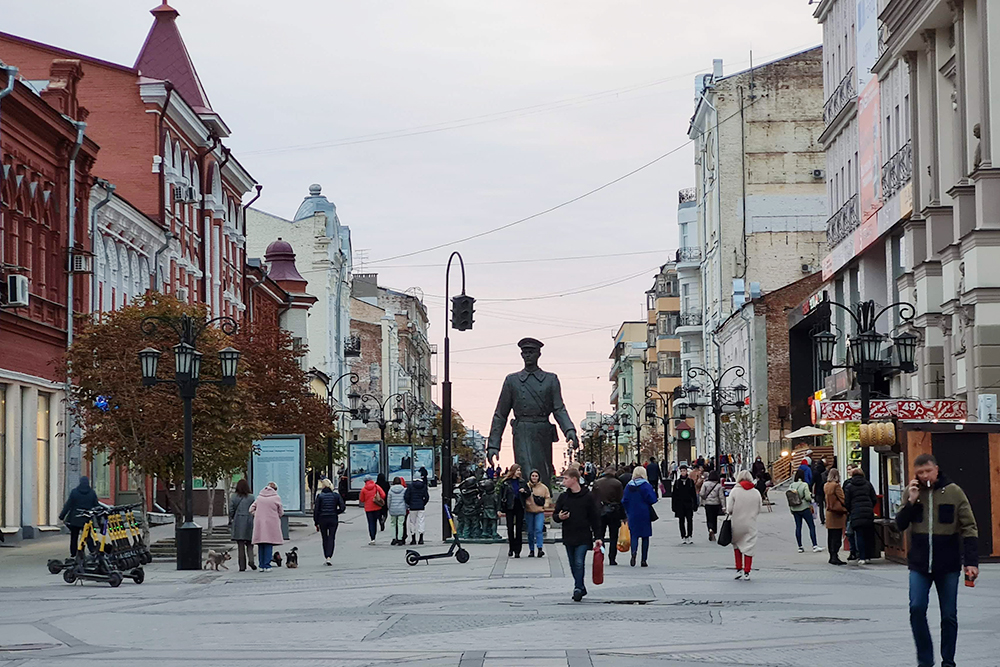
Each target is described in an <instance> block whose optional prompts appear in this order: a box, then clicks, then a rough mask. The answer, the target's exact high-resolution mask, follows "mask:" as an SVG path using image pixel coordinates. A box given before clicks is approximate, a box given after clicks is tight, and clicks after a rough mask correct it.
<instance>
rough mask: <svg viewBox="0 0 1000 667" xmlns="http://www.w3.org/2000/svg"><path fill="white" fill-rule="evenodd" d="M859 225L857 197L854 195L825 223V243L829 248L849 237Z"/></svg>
mask: <svg viewBox="0 0 1000 667" xmlns="http://www.w3.org/2000/svg"><path fill="white" fill-rule="evenodd" d="M860 224H861V216H860V215H859V214H858V196H857V195H854V196H853V197H851V198H850V199H848V200H847V202H846V203H845V204H844V205H843V206H841V207H840V210H839V211H837V212H836V213H834V214H833V215H832V216H831V217H830V219H829V220H828V221H827V223H826V242H827V245H829V247H830V248H833V247H834V246H836V245H837V244H838V243H840V242H841V241H843V240H844V239H846V238H847V237H848V236H850V234H851V232H853V231H854V230H855V229H857V228H858V225H860Z"/></svg>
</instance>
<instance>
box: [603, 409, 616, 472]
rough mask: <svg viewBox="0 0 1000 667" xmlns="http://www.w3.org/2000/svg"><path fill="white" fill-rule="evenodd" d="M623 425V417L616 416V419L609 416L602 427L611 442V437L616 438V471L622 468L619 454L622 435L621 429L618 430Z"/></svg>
mask: <svg viewBox="0 0 1000 667" xmlns="http://www.w3.org/2000/svg"><path fill="white" fill-rule="evenodd" d="M620 424H621V415H615V416H614V417H612V416H610V415H608V416H606V417H605V418H604V421H603V423H602V425H601V427H602V428H603V429H604V435H605V436H607V438H608V439H609V440H610V439H611V436H614V437H615V470H617V469H618V468H619V467H621V458H620V456H619V452H618V435H619V433H621V429H620V428H618V427H619V425H620Z"/></svg>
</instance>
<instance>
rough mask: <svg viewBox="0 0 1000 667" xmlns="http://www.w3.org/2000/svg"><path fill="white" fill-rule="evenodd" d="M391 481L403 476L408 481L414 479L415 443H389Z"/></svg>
mask: <svg viewBox="0 0 1000 667" xmlns="http://www.w3.org/2000/svg"><path fill="white" fill-rule="evenodd" d="M387 449H388V459H389V481H390V482H391V481H392V480H393V479H394V478H396V477H402V478H403V479H404V480H406V481H410V480H411V479H413V445H389V446H388V447H387Z"/></svg>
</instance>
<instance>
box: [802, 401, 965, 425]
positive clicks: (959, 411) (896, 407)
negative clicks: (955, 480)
mask: <svg viewBox="0 0 1000 667" xmlns="http://www.w3.org/2000/svg"><path fill="white" fill-rule="evenodd" d="M812 413H813V415H812V416H813V423H814V424H815V423H819V422H821V421H846V422H856V421H861V401H815V402H814V403H813V410H812ZM968 417H969V408H968V404H967V403H966V402H965V401H955V400H934V401H914V400H906V399H891V400H876V401H871V418H872V419H893V418H895V419H907V420H917V421H933V420H945V421H961V420H965V419H968Z"/></svg>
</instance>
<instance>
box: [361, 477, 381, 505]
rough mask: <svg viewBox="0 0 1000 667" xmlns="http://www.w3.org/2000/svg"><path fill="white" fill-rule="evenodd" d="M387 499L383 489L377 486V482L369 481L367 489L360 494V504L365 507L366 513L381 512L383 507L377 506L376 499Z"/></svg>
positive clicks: (366, 483) (366, 484)
mask: <svg viewBox="0 0 1000 667" xmlns="http://www.w3.org/2000/svg"><path fill="white" fill-rule="evenodd" d="M379 497H381V498H382V499H383V500H384V499H385V493H384V492H383V491H382V488H381V487H380V486H378V485H377V484H375V480H372V479H369V480H367V481H366V482H365V488H363V489H361V491H360V492H359V493H358V502H359V503H361V504H362V505H364V507H365V511H366V512H381V511H382V506H381V505H376V504H375V498H379Z"/></svg>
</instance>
